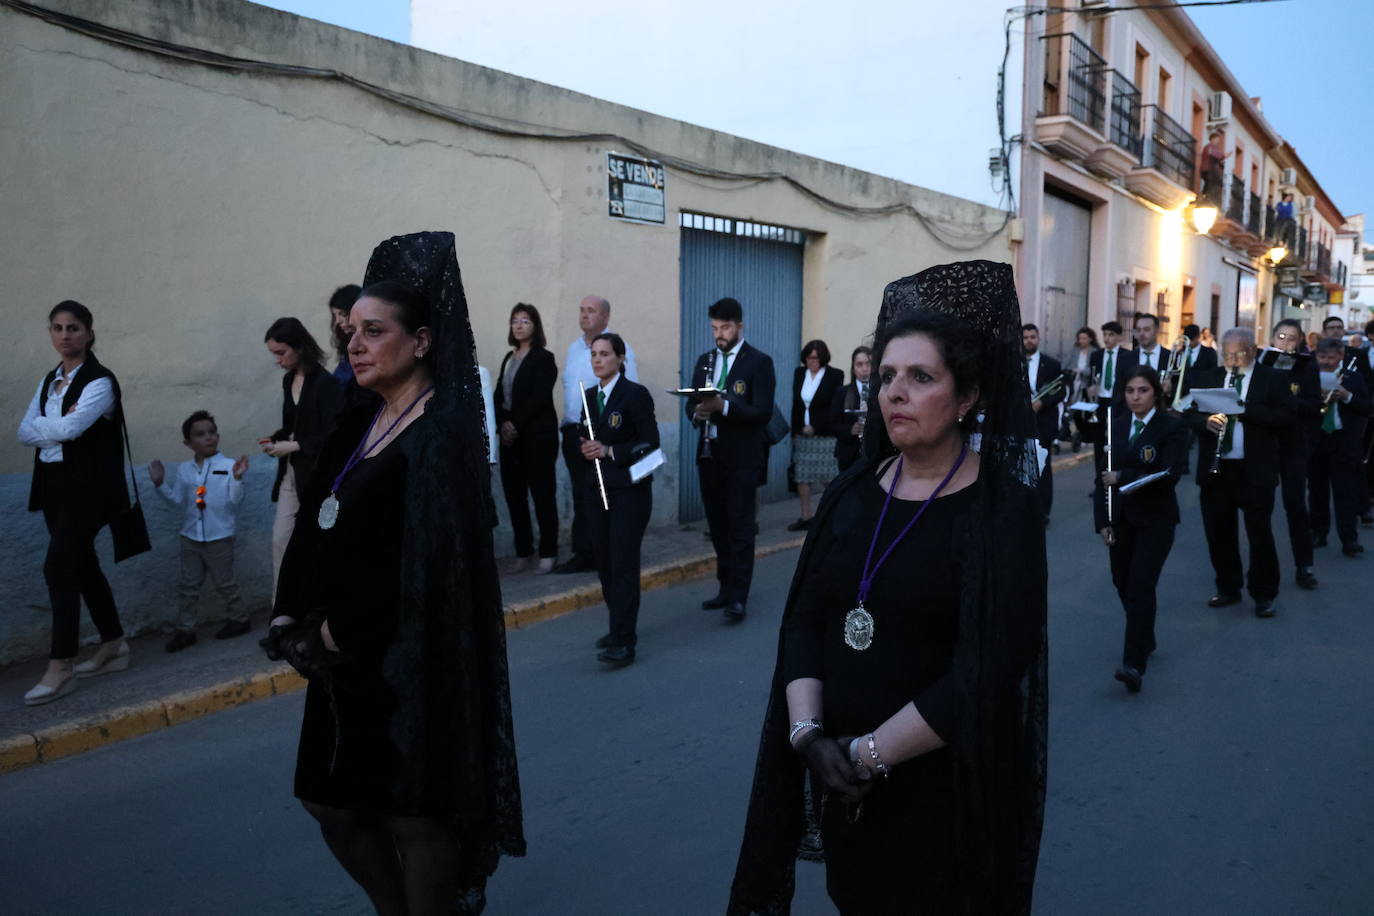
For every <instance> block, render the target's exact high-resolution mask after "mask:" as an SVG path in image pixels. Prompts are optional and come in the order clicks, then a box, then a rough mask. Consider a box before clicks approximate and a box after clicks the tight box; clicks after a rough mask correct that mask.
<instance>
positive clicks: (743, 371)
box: [686, 298, 777, 621]
mask: <svg viewBox="0 0 1374 916" xmlns="http://www.w3.org/2000/svg"><path fill="white" fill-rule="evenodd" d="M708 315H709V316H710V318H711V336H712V337H713V338H715V341H716V347H715V349H714V350H709V351H707V352H706V353H703V354H702V355H701V356H700V357H698V358H697V361H696V366H695V368H694V369H693V370H692V387H693V388H706V387H709V386H711V385H714V386H715V387H716V388H717V389H718V390H719V392H720V393H719V394H713V395H711V396H710V397H705V398H696V397H693V398H688V399H687V404H686V410H687V416H688V418H689V419H691V421H692V423H693V424H694V425H695V426H696V427H697V428H698V429H699V431H700V432H699V435H698V438H697V475H698V477H699V478H700V480H701V501H702V502H703V503H704V504H705V506H706V522H707V524H708V525H710V527H711V544H712V546H714V547H715V551H716V579H717V580H718V581H719V582H720V591H719V593H718V594H717V595H716V596H715V597H714V598H711V599H709V600H707V601H703V602H702V603H701V606H702V607H703V608H705V609H706V610H717V609H724V611H725V617H726V619H727V620H732V621H738V620H743V619H744V613H745V606H746V604H747V603H748V601H749V585H750V583H751V582H752V580H753V577H754V537H755V535H756V534H757V533H758V523H757V507H758V494H757V492H756V491H757V490H758V487H759V485H760V484H761V483H762V482H763V475H764V472H765V470H766V469H767V467H768V440H767V439H765V438H764V429H765V427H767V425H768V421H769V420H770V419H771V418H772V416H773V391H774V388H775V387H776V385H777V377H776V375H775V374H774V372H773V360H772V359H771V358H770V357H769V356H768V354H766V353H764V352H762V351H761V350H758V349H755V348H754V347H751V346H749V344H747V343H745V342H744V308H743V306H741V305H740V304H739V302H738V301H736V300H734V299H731V298H725V299H721V300H720V301H719V302H716V303H715V304H714V305H712V306H711V308H710V309H709V311H708Z"/></svg>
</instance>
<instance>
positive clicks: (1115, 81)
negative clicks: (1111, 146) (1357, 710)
mask: <svg viewBox="0 0 1374 916" xmlns="http://www.w3.org/2000/svg"><path fill="white" fill-rule="evenodd" d="M1111 73H1112V118H1111V133H1110V134H1109V137H1110V139H1111V141H1112V142H1113V143H1115V144H1116V145H1117V146H1119V147H1121V148H1122V149H1124V150H1125V151H1126V152H1128V153H1130V154H1131V155H1132V156H1135V157H1136V158H1137V159H1139V158H1140V155H1141V153H1142V152H1143V151H1144V147H1145V137H1144V136H1143V135H1142V134H1141V131H1140V90H1139V89H1137V88H1136V87H1135V85H1134V84H1133V83H1132V82H1131V81H1130V80H1128V79H1126V77H1125V76H1123V75H1122V74H1121V72H1120V71H1117V70H1113V71H1112V72H1111Z"/></svg>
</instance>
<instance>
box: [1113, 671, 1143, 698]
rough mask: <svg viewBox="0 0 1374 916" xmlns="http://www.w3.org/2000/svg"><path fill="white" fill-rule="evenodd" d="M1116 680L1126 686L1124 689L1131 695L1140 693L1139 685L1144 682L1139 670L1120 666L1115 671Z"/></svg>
mask: <svg viewBox="0 0 1374 916" xmlns="http://www.w3.org/2000/svg"><path fill="white" fill-rule="evenodd" d="M1116 679H1117V680H1118V681H1120V682H1121V683H1123V684H1125V685H1126V689H1127V690H1129V691H1130V692H1131V693H1140V685H1141V683H1142V681H1143V680H1144V675H1142V674H1141V673H1140V669H1139V668H1132V667H1131V666H1130V665H1122V666H1121V667H1120V668H1117V669H1116Z"/></svg>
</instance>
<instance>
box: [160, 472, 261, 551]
mask: <svg viewBox="0 0 1374 916" xmlns="http://www.w3.org/2000/svg"><path fill="white" fill-rule="evenodd" d="M196 487H205V508H204V509H199V508H197V507H196ZM157 492H158V495H159V496H161V497H162V498H163V499H165V500H167V502H169V503H171V504H172V505H174V506H181V508H182V523H181V536H182V537H184V538H189V539H190V540H192V541H201V542H209V541H219V540H223V539H224V538H231V537H233V536H234V509H235V507H237V506H238V504H239V503H240V502H241V501H242V500H243V481H241V480H235V479H234V462H233V459H231V458H229V457H228V456H226V455H222V454H219V453H218V452H216V453H215V454H214V455H211V456H210V457H209V458H206V459H205V460H204V461H203V462H200V463H199V464H197V463H196V462H195V461H194V460H192V461H183V462H181V463H180V464H178V465H177V468H176V473H175V474H174V475H169V476H168V477H166V478H165V479H164V480H163V481H162V486H160V487H158V488H157Z"/></svg>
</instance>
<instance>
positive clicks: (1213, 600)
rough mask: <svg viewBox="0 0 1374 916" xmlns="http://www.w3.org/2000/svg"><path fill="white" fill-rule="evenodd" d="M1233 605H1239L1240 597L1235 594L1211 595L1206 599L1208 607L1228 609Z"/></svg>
mask: <svg viewBox="0 0 1374 916" xmlns="http://www.w3.org/2000/svg"><path fill="white" fill-rule="evenodd" d="M1233 604H1240V595H1239V594H1238V593H1236V592H1227V593H1225V594H1221V595H1213V596H1212V597H1210V598H1208V599H1207V606H1208V607H1230V606H1231V605H1233Z"/></svg>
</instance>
